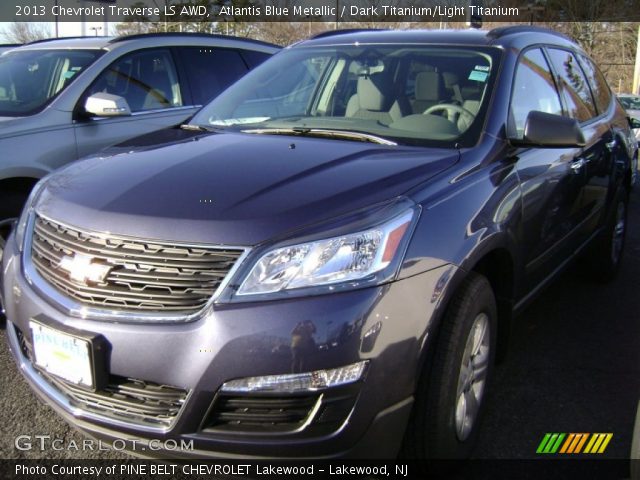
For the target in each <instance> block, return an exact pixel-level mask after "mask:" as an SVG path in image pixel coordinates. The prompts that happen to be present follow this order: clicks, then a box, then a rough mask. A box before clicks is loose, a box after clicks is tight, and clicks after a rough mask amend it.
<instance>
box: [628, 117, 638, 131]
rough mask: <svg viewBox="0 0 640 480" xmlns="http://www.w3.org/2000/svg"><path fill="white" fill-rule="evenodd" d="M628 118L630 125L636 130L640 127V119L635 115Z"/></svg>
mask: <svg viewBox="0 0 640 480" xmlns="http://www.w3.org/2000/svg"><path fill="white" fill-rule="evenodd" d="M627 119H628V120H629V126H630V127H631V128H633V129H634V130H635V129H636V128H640V120H638V119H637V118H634V117H627Z"/></svg>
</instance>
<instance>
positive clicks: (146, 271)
mask: <svg viewBox="0 0 640 480" xmlns="http://www.w3.org/2000/svg"><path fill="white" fill-rule="evenodd" d="M242 253H243V251H242V250H241V249H224V248H212V247H194V246H186V245H180V244H163V243H160V242H147V241H141V240H135V239H125V238H120V237H112V236H108V235H99V234H95V233H88V232H82V231H80V230H77V229H74V228H71V227H67V226H63V225H60V224H58V223H56V222H54V221H51V220H49V219H47V218H44V217H41V216H37V217H36V220H35V226H34V231H33V241H32V246H31V260H32V262H33V265H34V267H35V269H36V270H37V272H38V274H40V276H41V277H42V278H44V279H45V280H46V281H47V282H49V283H50V284H51V285H53V286H54V287H55V288H56V289H57V290H59V291H60V292H62V293H63V294H64V295H66V296H68V297H71V298H73V299H74V300H76V301H78V302H79V303H81V304H83V305H87V306H91V307H96V308H102V309H109V310H122V311H132V312H145V311H147V312H149V311H153V312H171V313H176V312H180V313H185V314H190V313H193V312H196V311H198V310H200V309H201V308H203V307H204V306H205V305H206V304H207V302H208V301H209V300H210V299H211V297H212V296H213V294H214V292H215V291H216V289H217V288H218V287H219V286H220V284H221V283H222V282H223V280H224V279H225V277H226V276H227V274H228V273H229V271H230V270H231V268H232V267H233V265H234V263H235V262H236V261H237V260H238V258H239V257H240V256H241V255H242ZM75 255H83V256H86V257H88V258H90V259H92V262H93V263H99V264H102V265H104V266H106V267H110V270H109V271H108V274H107V275H106V276H105V277H104V279H102V280H100V281H96V282H93V281H82V282H80V281H77V280H74V279H72V278H71V276H70V275H69V273H68V272H67V271H66V270H64V269H63V268H61V266H60V262H61V261H62V260H63V258H64V257H67V258H73V257H74V256H75Z"/></svg>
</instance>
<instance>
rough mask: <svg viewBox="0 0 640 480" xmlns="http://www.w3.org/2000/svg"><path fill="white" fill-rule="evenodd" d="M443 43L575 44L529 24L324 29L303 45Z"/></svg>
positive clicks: (503, 45) (570, 45) (547, 30)
mask: <svg viewBox="0 0 640 480" xmlns="http://www.w3.org/2000/svg"><path fill="white" fill-rule="evenodd" d="M355 42H358V43H361V44H367V43H372V44H373V43H398V44H402V43H407V44H411V43H414V44H419V43H441V44H452V45H455V44H458V45H478V46H481V45H485V46H496V45H497V46H502V47H505V48H506V47H514V48H522V47H524V46H526V45H529V44H535V43H548V44H555V45H563V46H569V47H576V44H575V43H574V42H573V41H571V39H570V38H569V37H567V36H565V35H563V34H561V33H558V32H556V31H554V30H550V29H547V28H543V27H535V26H528V25H515V26H507V27H499V28H496V29H493V30H477V29H454V30H373V29H372V30H365V29H361V30H345V31H344V32H343V31H340V30H335V31H329V32H323V33H321V34H319V35H317V36H315V37H313V38H311V39H309V40H306V41H303V42H300V43H299V44H297V45H300V46H323V45H325V46H328V45H345V44H351V43H355Z"/></svg>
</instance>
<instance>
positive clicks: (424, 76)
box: [411, 71, 443, 113]
mask: <svg viewBox="0 0 640 480" xmlns="http://www.w3.org/2000/svg"><path fill="white" fill-rule="evenodd" d="M442 90H443V82H442V76H441V75H440V74H439V73H438V72H431V71H428V72H420V73H418V75H416V92H415V99H414V100H413V101H412V102H411V107H412V109H413V113H424V111H425V110H426V109H427V108H429V107H432V106H434V105H437V104H438V103H440V102H441V101H442V100H443V98H442Z"/></svg>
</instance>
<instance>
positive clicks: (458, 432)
mask: <svg viewBox="0 0 640 480" xmlns="http://www.w3.org/2000/svg"><path fill="white" fill-rule="evenodd" d="M496 329H497V308H496V300H495V297H494V294H493V290H492V289H491V285H490V284H489V282H488V280H487V279H486V278H485V277H483V276H482V275H479V274H476V273H470V274H469V276H468V277H467V278H466V279H465V280H464V281H463V283H462V285H461V286H460V288H459V289H458V291H457V292H456V294H455V296H454V297H453V299H452V300H451V302H450V304H449V307H448V310H447V313H446V314H445V317H444V319H443V323H442V325H441V327H440V331H439V334H438V338H437V340H436V343H435V345H434V346H435V351H434V354H433V361H432V367H431V369H430V371H429V372H428V374H426V375H424V378H423V379H422V381H421V382H420V387H419V390H418V392H417V396H416V403H415V406H414V412H413V417H412V421H411V423H410V426H409V430H408V433H407V437H406V438H405V445H406V447H407V448H406V450H405V456H409V457H411V458H420V459H426V460H438V459H464V458H468V457H469V456H470V455H471V451H472V449H473V447H474V444H475V441H476V437H477V434H478V425H479V422H480V420H481V417H482V413H483V410H484V408H483V407H484V404H485V403H486V402H485V401H484V400H485V399H486V393H487V386H488V384H489V381H490V379H491V373H492V370H493V364H494V360H495V353H496V333H497V332H496ZM473 332H477V333H476V335H475V336H474V334H473ZM474 363H476V365H475V369H474V370H476V369H477V370H476V371H472V372H470V373H471V375H466V376H465V372H469V368H468V367H469V366H472V365H473V364H474ZM463 365H467V368H466V369H464V368H463ZM465 379H466V380H467V381H465ZM474 403H475V404H476V405H477V408H475V407H474V408H473V409H472V410H469V408H468V407H469V406H471V405H472V404H474ZM465 407H466V409H465ZM474 412H475V413H474Z"/></svg>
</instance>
